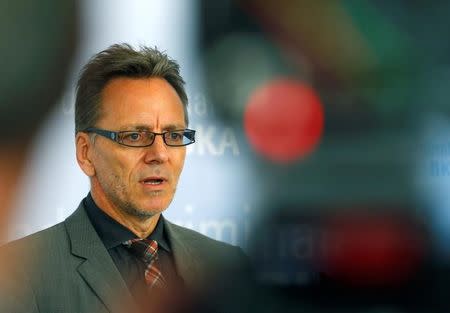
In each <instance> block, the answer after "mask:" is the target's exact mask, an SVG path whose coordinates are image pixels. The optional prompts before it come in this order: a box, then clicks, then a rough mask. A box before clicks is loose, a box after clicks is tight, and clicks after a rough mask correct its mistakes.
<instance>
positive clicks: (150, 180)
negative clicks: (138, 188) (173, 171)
mask: <svg viewBox="0 0 450 313" xmlns="http://www.w3.org/2000/svg"><path fill="white" fill-rule="evenodd" d="M165 182H167V179H166V178H165V177H162V176H152V177H146V178H144V179H141V180H140V183H142V184H144V185H146V186H160V185H162V184H164V183H165Z"/></svg>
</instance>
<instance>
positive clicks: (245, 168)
mask: <svg viewBox="0 0 450 313" xmlns="http://www.w3.org/2000/svg"><path fill="white" fill-rule="evenodd" d="M78 6H79V7H78V12H79V27H78V29H77V30H76V32H77V34H78V35H77V36H78V37H77V38H78V48H77V49H73V51H74V53H73V54H74V55H73V57H72V59H71V60H72V61H71V65H70V66H69V70H68V74H67V75H66V79H65V80H64V81H63V83H64V84H65V86H66V87H65V88H62V87H61V89H63V90H64V91H63V92H62V93H61V96H60V98H59V100H58V101H56V104H55V105H54V107H53V110H52V111H51V112H50V113H49V114H48V115H47V117H46V121H45V123H43V124H41V126H40V128H39V129H38V130H37V131H36V132H35V133H34V140H33V141H32V144H31V148H30V153H29V154H28V157H27V160H26V167H25V169H24V170H23V174H22V175H21V177H20V182H19V187H18V188H19V189H18V190H19V193H18V194H17V196H16V197H15V198H14V202H13V205H12V212H13V216H12V222H11V223H10V224H9V230H8V233H7V234H6V235H4V236H3V238H2V241H3V242H6V241H8V240H11V239H15V238H19V237H23V236H25V235H27V234H30V233H33V232H35V231H38V230H40V229H43V228H46V227H49V226H51V225H54V224H56V223H57V222H60V221H62V220H64V219H65V218H66V217H67V216H68V215H70V214H71V213H72V212H73V211H74V210H75V208H76V207H77V206H78V204H79V202H80V200H81V199H82V198H83V197H84V196H85V195H86V194H87V192H88V190H89V184H88V179H87V178H86V177H85V176H84V175H83V173H82V172H81V170H80V169H79V168H78V165H77V164H76V159H75V146H74V121H73V119H74V86H75V83H76V79H77V75H78V72H79V70H80V69H81V67H82V66H83V65H84V64H85V63H86V62H87V60H88V59H89V58H90V57H91V56H92V55H93V54H94V53H97V52H98V51H100V50H103V49H105V48H107V47H108V46H109V45H111V44H114V43H121V42H127V43H130V44H132V45H134V46H136V47H138V46H139V45H148V46H157V47H158V48H159V49H161V50H164V51H166V52H167V53H168V54H169V55H170V56H171V57H173V58H175V59H176V60H178V61H179V63H180V65H181V68H182V75H183V77H184V78H185V80H186V82H187V91H188V95H189V101H190V104H189V113H190V120H191V125H190V126H189V127H190V128H192V129H196V130H197V134H198V137H197V142H196V143H195V144H194V145H191V146H189V149H188V157H187V160H186V163H185V169H184V172H183V175H182V177H181V180H180V184H179V188H178V191H177V195H176V197H175V200H174V201H173V203H172V204H171V206H170V208H169V209H168V210H167V211H166V213H165V216H166V217H167V218H168V219H169V220H171V221H174V222H175V223H178V224H180V225H182V226H186V227H189V228H192V229H195V230H197V231H200V232H202V233H204V234H206V235H208V236H211V237H213V238H216V239H218V240H222V241H226V242H229V243H232V244H235V245H239V246H241V247H242V248H243V249H244V250H245V251H246V252H247V253H248V254H249V255H250V257H251V260H252V262H253V264H254V268H255V277H256V278H257V280H258V282H259V283H260V286H261V287H262V289H261V290H260V291H258V292H261V293H262V294H263V295H264V296H265V297H264V299H266V301H265V302H264V303H262V302H261V303H260V304H259V306H260V307H258V306H256V307H255V309H258V310H260V311H261V312H279V311H286V312H384V313H388V312H389V313H390V312H449V311H450V308H449V304H448V303H447V302H448V301H447V299H446V298H447V297H446V295H447V292H446V291H445V290H446V283H447V282H448V281H449V279H448V278H449V265H450V246H449V244H448V242H449V239H450V192H449V191H450V140H449V138H450V137H449V134H450V105H449V104H448V103H447V102H448V101H447V98H448V97H447V94H446V93H447V92H448V91H449V90H450V88H449V87H450V57H449V56H450V43H449V41H448V40H446V37H445V29H450V19H449V17H450V3H448V2H447V1H433V2H429V3H425V2H423V1H401V0H395V1H384V0H377V1H369V0H360V1H320V0H319V1H317V0H316V1H294V0H278V1H275V0H266V1H257V0H241V1H239V0H234V1H232V0H220V1H207V0H164V1H162V0H161V1H156V0H142V1H137V0H132V1H127V2H124V1H119V0H96V1H89V0H82V1H78ZM21 9H22V10H30V12H32V10H31V8H30V7H29V6H24V7H22V8H21ZM46 9H47V10H48V12H51V11H52V8H46ZM20 22H21V23H23V24H24V25H25V24H26V23H27V20H24V21H20ZM61 24H64V23H61ZM64 25H65V24H64ZM56 30H58V31H59V32H62V33H64V31H66V30H67V34H68V36H69V34H71V32H72V31H71V30H70V27H69V26H67V25H65V27H61V28H56V29H55V28H54V27H53V28H49V30H48V31H49V32H55V31H56ZM5 33H7V32H5ZM62 37H65V36H64V35H62ZM16 39H17V38H16ZM26 49H29V51H30V50H31V51H32V49H33V46H32V45H31V46H29V47H26ZM38 58H39V55H36V59H38ZM54 61H55V62H56V61H58V59H54ZM37 63H38V64H40V62H37ZM50 63H51V62H50ZM45 64H47V63H45ZM53 66H55V65H54V64H53ZM44 72H45V71H44ZM44 76H45V75H44ZM4 78H5V77H4ZM2 84H3V83H2ZM30 84H31V86H33V83H32V82H31V83H30ZM17 86H19V87H17V89H18V90H14V92H15V93H21V92H23V87H24V86H21V85H20V84H18V85H17ZM14 92H13V93H14ZM5 112H7V111H5ZM2 114H3V113H2ZM3 115H4V116H3V117H2V121H3V120H5V122H4V123H6V121H8V120H9V121H11V119H8V118H5V116H7V113H5V114H3ZM24 115H26V116H28V115H30V116H32V115H33V107H32V106H30V107H29V108H28V109H27V110H26V111H25V112H24ZM258 296H260V294H257V292H256V291H255V292H249V294H248V297H249V299H254V298H256V297H258ZM252 297H253V298H252ZM258 299H261V298H260V297H259V298H258ZM249 301H250V300H249Z"/></svg>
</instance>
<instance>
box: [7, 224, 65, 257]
mask: <svg viewBox="0 0 450 313" xmlns="http://www.w3.org/2000/svg"><path fill="white" fill-rule="evenodd" d="M66 237H67V235H66V231H65V227H64V223H63V222H61V223H58V224H56V225H54V226H52V227H49V228H46V229H44V230H41V231H38V232H36V233H34V234H31V235H28V236H26V237H23V238H20V239H16V240H13V241H11V242H8V243H7V244H5V245H3V246H2V247H1V248H0V250H2V251H8V252H12V251H15V250H22V249H26V250H28V251H29V250H30V249H31V250H34V249H42V248H43V245H45V246H53V245H54V244H55V242H61V241H64V239H65V238H66Z"/></svg>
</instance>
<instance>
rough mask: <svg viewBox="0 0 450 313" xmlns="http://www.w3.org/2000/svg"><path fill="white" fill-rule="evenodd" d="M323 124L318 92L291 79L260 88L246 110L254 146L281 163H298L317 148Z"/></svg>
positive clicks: (245, 124)
mask: <svg viewBox="0 0 450 313" xmlns="http://www.w3.org/2000/svg"><path fill="white" fill-rule="evenodd" d="M323 126H324V114H323V108H322V104H321V102H320V99H319V97H318V96H317V94H316V92H315V91H314V90H313V89H312V88H311V87H309V86H307V85H305V84H304V83H302V82H299V81H295V80H291V79H277V80H273V81H270V82H268V83H266V84H264V85H263V86H261V87H259V88H257V89H256V90H255V91H254V92H253V93H252V94H251V96H250V98H249V100H248V101H247V107H246V110H245V113H244V128H245V133H246V135H247V138H248V141H249V142H250V144H251V145H252V147H253V148H254V149H255V150H256V151H257V152H258V153H259V154H261V155H262V156H264V157H266V158H268V159H269V160H271V161H274V162H278V163H289V162H294V161H297V160H299V159H301V158H304V157H305V156H306V155H308V154H310V153H311V152H312V151H314V149H315V148H316V147H317V144H318V142H319V141H320V138H321V136H322V133H323Z"/></svg>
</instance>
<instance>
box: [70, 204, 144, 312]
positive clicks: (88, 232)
mask: <svg viewBox="0 0 450 313" xmlns="http://www.w3.org/2000/svg"><path fill="white" fill-rule="evenodd" d="M64 223H65V226H66V229H67V233H68V236H69V240H70V242H71V252H72V254H73V255H76V256H78V257H80V258H83V259H84V261H83V262H82V263H81V264H80V265H79V266H78V268H77V271H78V273H79V274H80V275H81V276H82V277H83V278H84V280H85V281H86V283H87V284H88V285H89V286H90V287H91V288H92V290H93V291H94V292H95V294H96V295H97V296H98V297H99V299H100V300H101V301H102V302H103V303H104V305H105V306H106V307H107V308H108V309H109V311H110V312H114V313H116V312H117V313H119V312H123V311H122V310H120V309H119V308H123V307H125V308H127V309H128V310H129V311H131V312H133V309H132V310H130V308H134V307H135V303H134V301H133V299H132V296H131V294H130V292H129V290H128V288H127V286H126V283H125V281H124V280H123V279H122V276H121V274H120V272H119V270H118V269H117V267H116V266H115V264H114V262H113V260H112V258H111V256H110V255H109V253H108V251H107V250H106V248H105V246H104V245H103V243H102V241H101V240H100V237H99V236H98V234H97V233H96V231H95V229H94V227H93V226H92V224H91V222H90V220H89V218H88V216H87V214H86V211H85V207H84V205H83V202H81V203H80V205H79V207H78V209H77V210H75V212H74V213H73V214H72V215H71V216H69V217H68V218H67V219H66V220H65V222H64ZM119 295H120V296H119Z"/></svg>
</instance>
